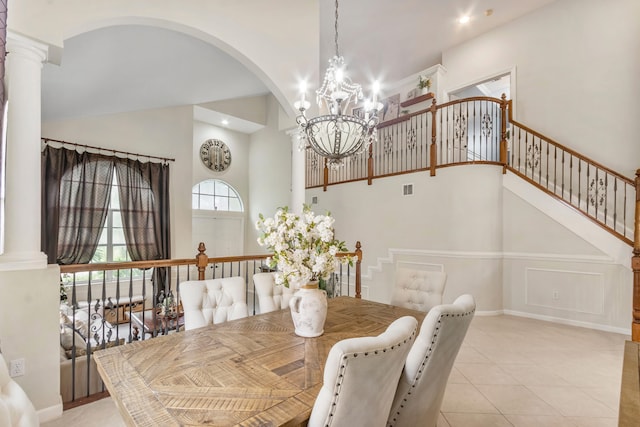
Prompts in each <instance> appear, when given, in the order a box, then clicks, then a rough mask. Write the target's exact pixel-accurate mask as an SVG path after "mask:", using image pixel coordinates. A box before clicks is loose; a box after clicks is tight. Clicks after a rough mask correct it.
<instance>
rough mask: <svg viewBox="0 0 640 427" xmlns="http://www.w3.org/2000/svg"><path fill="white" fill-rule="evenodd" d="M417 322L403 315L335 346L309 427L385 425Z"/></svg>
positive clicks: (332, 349)
mask: <svg viewBox="0 0 640 427" xmlns="http://www.w3.org/2000/svg"><path fill="white" fill-rule="evenodd" d="M417 325H418V321H417V320H416V319H415V318H413V317H411V316H404V317H401V318H399V319H397V320H395V321H394V322H393V323H391V325H389V327H388V328H387V330H386V331H385V332H383V333H382V334H380V335H378V336H377V337H359V338H349V339H344V340H342V341H338V342H337V343H336V344H334V345H333V347H332V348H331V350H330V351H329V355H328V357H327V361H326V363H325V368H324V377H323V380H324V383H323V385H322V388H321V389H320V392H319V393H318V397H317V398H316V401H315V404H314V406H313V409H312V410H311V417H310V418H309V424H308V426H309V427H329V426H336V427H342V426H354V427H355V426H368V427H375V426H384V425H385V423H386V421H387V417H388V415H389V410H390V408H391V403H392V401H393V395H394V393H395V389H396V385H397V384H398V378H399V377H400V373H401V372H402V366H403V364H404V361H405V358H406V356H407V353H408V352H409V349H410V348H411V344H413V340H414V338H415V333H416V328H417Z"/></svg>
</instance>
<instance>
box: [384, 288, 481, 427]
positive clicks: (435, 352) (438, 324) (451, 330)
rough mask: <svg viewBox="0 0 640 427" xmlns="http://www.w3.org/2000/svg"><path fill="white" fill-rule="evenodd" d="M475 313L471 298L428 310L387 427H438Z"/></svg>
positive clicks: (400, 383) (405, 369) (459, 298)
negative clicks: (456, 364)
mask: <svg viewBox="0 0 640 427" xmlns="http://www.w3.org/2000/svg"><path fill="white" fill-rule="evenodd" d="M475 310H476V303H475V301H474V299H473V297H472V296H471V295H461V296H459V297H458V298H457V299H456V300H455V301H454V302H453V304H444V305H438V306H436V307H434V308H432V309H431V310H429V313H427V316H426V317H425V319H424V320H423V321H422V325H421V326H420V333H419V334H418V336H417V337H416V339H415V342H414V343H413V346H412V347H411V350H410V351H409V355H408V356H407V361H406V363H405V366H404V370H403V371H402V375H401V376H400V381H399V382H398V388H397V390H396V394H395V397H394V399H393V406H392V408H391V412H390V413H389V421H388V422H387V426H388V427H402V426H407V427H408V426H410V427H417V426H424V427H436V423H437V422H438V414H439V412H440V406H441V405H442V399H443V397H444V391H445V388H446V386H447V380H448V379H449V374H450V373H451V368H452V367H453V362H454V361H455V359H456V356H457V355H458V351H459V350H460V346H461V345H462V341H463V340H464V337H465V335H466V333H467V329H468V328H469V324H470V323H471V320H472V319H473V315H474V313H475Z"/></svg>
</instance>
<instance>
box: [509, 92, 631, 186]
mask: <svg viewBox="0 0 640 427" xmlns="http://www.w3.org/2000/svg"><path fill="white" fill-rule="evenodd" d="M507 102H508V103H509V108H508V111H509V123H512V124H514V125H516V126H518V127H519V128H521V129H522V130H524V131H526V132H528V133H530V134H532V135H534V136H536V137H538V138H540V139H542V140H544V141H547V142H548V143H550V144H552V145H555V146H556V147H558V148H561V149H562V150H563V151H566V152H567V153H569V154H571V155H572V156H574V157H577V158H579V159H581V160H584V161H585V162H587V163H590V164H592V165H593V166H595V167H597V168H598V169H602V170H604V171H606V172H607V173H610V174H611V175H614V176H616V177H617V178H620V179H621V180H623V181H625V182H627V183H628V184H630V185H635V183H634V180H633V179H631V178H628V177H626V176H624V175H622V174H620V173H618V172H616V171H614V170H613V169H610V168H608V167H606V166H604V165H603V164H601V163H598V162H596V161H595V160H592V159H591V158H589V157H587V156H585V155H583V154H580V153H578V152H577V151H575V150H572V149H571V148H569V147H567V146H566V145H562V144H560V143H559V142H557V141H555V140H553V139H551V138H549V137H548V136H546V135H543V134H541V133H540V132H538V131H535V130H533V129H531V128H530V127H528V126H526V125H523V124H522V123H520V122H518V121H517V120H514V119H513V108H511V107H512V105H511V104H512V102H513V100H509V101H507Z"/></svg>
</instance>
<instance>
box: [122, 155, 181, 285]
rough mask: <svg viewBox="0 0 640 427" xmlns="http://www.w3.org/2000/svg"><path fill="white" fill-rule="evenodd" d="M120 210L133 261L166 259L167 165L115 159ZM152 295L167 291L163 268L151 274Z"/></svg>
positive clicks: (169, 254)
mask: <svg viewBox="0 0 640 427" xmlns="http://www.w3.org/2000/svg"><path fill="white" fill-rule="evenodd" d="M116 170H117V174H116V175H117V179H118V186H119V187H120V210H121V214H122V226H123V228H124V234H125V240H126V242H127V249H128V251H129V255H130V256H131V259H132V260H133V261H147V260H155V259H170V258H171V253H170V247H171V242H170V229H169V165H167V164H164V163H152V162H146V163H142V162H140V161H138V160H131V159H117V161H116ZM153 281H154V288H155V290H156V295H158V293H159V292H160V290H161V289H164V290H165V292H166V291H167V290H168V289H169V288H170V287H169V283H168V271H167V269H166V268H155V269H154V273H153Z"/></svg>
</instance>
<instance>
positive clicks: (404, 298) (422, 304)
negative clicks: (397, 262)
mask: <svg viewBox="0 0 640 427" xmlns="http://www.w3.org/2000/svg"><path fill="white" fill-rule="evenodd" d="M446 283H447V274H446V273H443V272H441V271H424V270H414V269H411V268H398V269H397V270H396V278H395V286H394V289H393V295H392V296H391V304H392V305H397V306H400V307H405V308H410V309H412V310H419V311H424V312H427V311H429V310H430V309H431V308H432V307H435V306H436V305H438V304H442V294H443V293H444V287H445V284H446Z"/></svg>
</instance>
